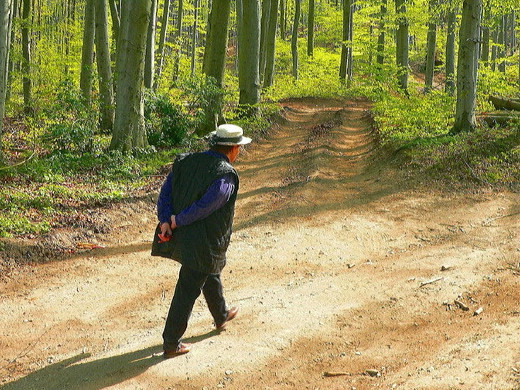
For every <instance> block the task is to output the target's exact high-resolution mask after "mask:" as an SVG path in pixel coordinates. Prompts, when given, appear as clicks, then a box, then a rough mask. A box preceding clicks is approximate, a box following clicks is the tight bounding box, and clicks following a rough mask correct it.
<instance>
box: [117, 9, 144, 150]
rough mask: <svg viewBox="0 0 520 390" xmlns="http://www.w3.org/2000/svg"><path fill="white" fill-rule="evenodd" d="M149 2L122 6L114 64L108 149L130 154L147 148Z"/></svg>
mask: <svg viewBox="0 0 520 390" xmlns="http://www.w3.org/2000/svg"><path fill="white" fill-rule="evenodd" d="M151 7H152V0H133V1H128V2H126V1H125V2H124V3H123V5H122V12H121V27H120V31H119V43H118V53H117V60H116V71H117V88H116V90H117V94H116V112H115V122H114V131H113V135H112V141H111V143H110V149H113V150H114V149H115V150H120V151H122V152H133V151H134V150H136V149H141V148H145V147H146V146H148V141H147V139H146V132H145V127H144V104H143V91H144V57H145V51H146V36H147V30H148V23H149V18H150V11H151Z"/></svg>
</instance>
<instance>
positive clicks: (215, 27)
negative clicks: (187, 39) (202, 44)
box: [197, 0, 231, 135]
mask: <svg viewBox="0 0 520 390" xmlns="http://www.w3.org/2000/svg"><path fill="white" fill-rule="evenodd" d="M230 11H231V2H230V0H213V4H212V7H211V13H210V15H209V21H208V35H207V38H206V51H205V52H204V62H203V68H202V71H203V73H204V74H205V75H206V76H207V77H210V78H213V79H214V80H215V84H216V86H217V87H219V88H223V82H224V71H225V64H226V53H227V42H228V28H229V15H230ZM222 105H223V102H222V97H219V98H218V99H217V101H215V102H214V107H212V108H208V111H207V112H206V115H205V117H206V123H204V124H203V126H202V127H201V128H200V129H198V131H197V132H198V134H199V135H204V134H207V133H209V132H210V131H213V130H215V125H216V124H217V123H222V122H223V121H224V118H223V115H222ZM210 110H211V111H212V112H210ZM215 115H216V116H217V123H215V121H214V118H215Z"/></svg>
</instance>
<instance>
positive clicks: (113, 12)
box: [108, 0, 121, 45]
mask: <svg viewBox="0 0 520 390" xmlns="http://www.w3.org/2000/svg"><path fill="white" fill-rule="evenodd" d="M108 3H109V4H110V16H111V17H112V35H113V37H114V41H115V42H116V45H117V42H119V26H120V25H121V20H120V18H119V15H120V13H119V4H117V3H116V0H108Z"/></svg>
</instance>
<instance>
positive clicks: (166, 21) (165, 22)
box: [153, 0, 197, 89]
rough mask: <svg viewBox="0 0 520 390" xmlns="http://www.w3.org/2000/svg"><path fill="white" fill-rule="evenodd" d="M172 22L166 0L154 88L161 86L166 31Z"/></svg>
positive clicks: (165, 0) (168, 0)
mask: <svg viewBox="0 0 520 390" xmlns="http://www.w3.org/2000/svg"><path fill="white" fill-rule="evenodd" d="M195 12H197V11H195ZM169 22H170V0H164V4H163V13H162V17H161V32H160V33H159V48H158V49H157V56H156V57H157V68H156V70H155V82H154V87H153V89H157V87H158V86H159V78H160V77H161V74H162V70H163V66H164V46H165V44H166V32H167V31H168V24H169Z"/></svg>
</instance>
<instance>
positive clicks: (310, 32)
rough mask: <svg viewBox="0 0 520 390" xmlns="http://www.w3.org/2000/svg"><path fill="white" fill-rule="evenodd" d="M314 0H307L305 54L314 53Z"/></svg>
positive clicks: (310, 54) (311, 54)
mask: <svg viewBox="0 0 520 390" xmlns="http://www.w3.org/2000/svg"><path fill="white" fill-rule="evenodd" d="M314 10H315V7H314V0H309V17H308V18H307V55H308V56H309V57H312V56H313V55H314Z"/></svg>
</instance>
